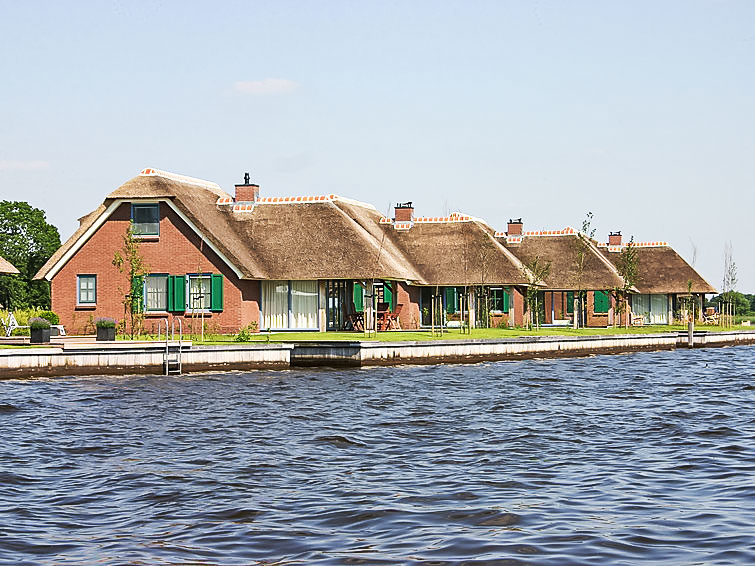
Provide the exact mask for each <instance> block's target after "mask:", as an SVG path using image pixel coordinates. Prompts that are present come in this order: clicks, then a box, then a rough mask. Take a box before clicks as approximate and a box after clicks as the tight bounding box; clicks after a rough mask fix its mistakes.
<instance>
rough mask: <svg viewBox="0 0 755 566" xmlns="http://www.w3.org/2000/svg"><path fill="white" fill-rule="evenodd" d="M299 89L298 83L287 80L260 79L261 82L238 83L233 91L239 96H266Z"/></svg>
mask: <svg viewBox="0 0 755 566" xmlns="http://www.w3.org/2000/svg"><path fill="white" fill-rule="evenodd" d="M297 88H299V83H296V82H294V81H290V80H288V79H262V80H261V81H238V82H237V83H236V84H234V85H233V89H234V90H235V91H236V92H240V93H241V94H251V95H254V96H266V95H271V94H288V93H289V92H293V91H295V90H296V89H297Z"/></svg>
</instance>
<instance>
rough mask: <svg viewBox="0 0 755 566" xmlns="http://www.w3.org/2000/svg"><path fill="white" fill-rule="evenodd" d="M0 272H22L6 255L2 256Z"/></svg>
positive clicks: (0, 257)
mask: <svg viewBox="0 0 755 566" xmlns="http://www.w3.org/2000/svg"><path fill="white" fill-rule="evenodd" d="M0 273H2V274H18V273H20V272H19V271H18V269H16V268H15V267H14V266H13V264H12V263H11V262H9V261H8V260H7V259H5V258H4V257H2V256H0Z"/></svg>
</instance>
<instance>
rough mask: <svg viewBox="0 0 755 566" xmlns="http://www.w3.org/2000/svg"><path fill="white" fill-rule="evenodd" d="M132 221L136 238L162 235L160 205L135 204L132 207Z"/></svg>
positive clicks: (152, 203)
mask: <svg viewBox="0 0 755 566" xmlns="http://www.w3.org/2000/svg"><path fill="white" fill-rule="evenodd" d="M131 221H132V222H133V223H134V235H135V236H159V235H160V203H157V202H151V203H134V204H132V205H131Z"/></svg>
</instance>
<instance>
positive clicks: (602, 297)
mask: <svg viewBox="0 0 755 566" xmlns="http://www.w3.org/2000/svg"><path fill="white" fill-rule="evenodd" d="M593 297H594V299H593V311H594V312H596V313H607V312H608V309H609V308H610V306H611V301H610V299H609V297H608V293H607V292H606V291H595V293H594V294H593Z"/></svg>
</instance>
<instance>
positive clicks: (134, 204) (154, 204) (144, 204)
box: [131, 202, 160, 238]
mask: <svg viewBox="0 0 755 566" xmlns="http://www.w3.org/2000/svg"><path fill="white" fill-rule="evenodd" d="M148 207H154V208H155V209H156V210H157V232H156V233H147V234H140V233H139V232H137V231H136V227H137V226H138V224H137V222H136V221H135V220H134V218H135V216H136V214H135V210H136V209H137V208H148ZM131 222H132V223H133V226H134V238H159V237H160V203H159V202H132V203H131Z"/></svg>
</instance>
